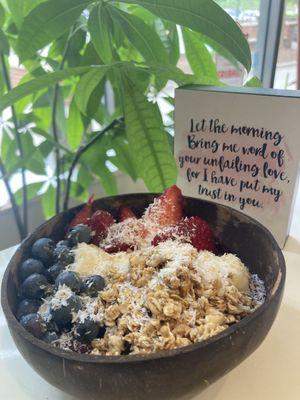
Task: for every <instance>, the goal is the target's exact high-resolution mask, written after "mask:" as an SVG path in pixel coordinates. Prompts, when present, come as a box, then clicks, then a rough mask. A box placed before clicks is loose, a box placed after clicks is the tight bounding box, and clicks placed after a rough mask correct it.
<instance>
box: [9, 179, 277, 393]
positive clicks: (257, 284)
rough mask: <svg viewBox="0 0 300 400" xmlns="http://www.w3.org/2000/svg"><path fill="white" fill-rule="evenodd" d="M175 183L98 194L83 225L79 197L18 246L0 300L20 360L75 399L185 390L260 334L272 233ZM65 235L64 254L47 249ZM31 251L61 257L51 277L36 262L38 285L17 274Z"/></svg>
mask: <svg viewBox="0 0 300 400" xmlns="http://www.w3.org/2000/svg"><path fill="white" fill-rule="evenodd" d="M179 192H180V191H178V189H177V188H176V187H175V188H174V187H173V188H170V189H168V190H167V191H166V192H165V193H164V194H163V195H162V196H161V197H158V196H157V195H152V194H137V195H125V196H116V197H113V198H106V199H101V200H97V201H95V202H93V203H92V204H90V205H89V206H90V211H89V212H90V214H89V215H88V216H87V218H89V219H90V221H89V222H87V223H85V222H86V221H82V218H81V217H82V216H83V215H85V214H86V211H87V205H85V206H81V207H77V208H76V209H72V210H69V211H68V212H66V213H62V214H60V215H58V216H56V217H55V218H53V219H52V220H50V221H48V222H46V223H45V224H43V225H42V226H41V227H40V228H38V229H37V231H36V232H34V233H33V234H32V235H31V236H30V237H29V238H27V239H26V240H25V241H24V242H23V243H22V244H21V246H20V248H19V249H18V250H17V252H16V254H15V255H14V257H13V258H12V260H11V262H10V264H9V266H8V269H7V271H6V274H5V276H4V280H3V286H2V305H3V309H4V312H5V315H6V318H7V320H8V324H9V328H10V331H11V333H12V336H13V337H14V340H15V342H16V345H17V347H18V348H19V350H20V351H21V353H22V354H23V356H24V358H25V359H26V360H27V361H28V362H29V363H30V364H31V365H32V366H33V368H34V369H35V370H37V372H38V373H40V375H41V376H43V377H44V378H45V379H46V380H48V381H49V382H50V383H52V384H53V385H55V386H57V387H59V388H60V389H62V390H64V391H66V392H68V393H70V394H72V395H74V396H76V397H79V398H80V397H82V398H83V397H87V398H90V399H102V398H103V399H117V398H118V399H138V398H140V397H141V396H143V397H144V398H146V399H148V398H149V399H153V398H158V399H173V398H174V399H177V398H178V399H180V398H191V397H193V396H194V395H195V394H197V393H198V392H199V391H200V390H202V389H204V388H205V387H207V385H208V384H210V383H212V382H214V381H215V380H216V379H218V378H219V377H221V376H223V375H224V374H225V373H227V372H228V371H230V370H231V369H232V368H233V367H235V366H236V365H238V364H239V363H240V362H241V361H242V360H243V359H245V358H246V357H247V356H248V355H249V354H251V352H253V351H254V350H255V349H256V348H257V347H258V345H259V344H260V343H261V342H262V340H263V339H264V337H265V336H266V334H267V332H268V330H269V329H270V327H271V325H272V323H273V320H274V318H275V316H276V313H277V310H278V307H279V304H280V300H281V296H282V291H283V286H284V279H285V265H284V260H283V257H282V253H281V251H280V249H279V247H278V245H277V244H276V242H275V240H274V239H273V237H272V236H271V234H270V233H269V232H268V231H267V230H266V229H265V228H264V227H262V226H261V225H259V224H258V223H257V222H256V221H254V220H252V219H251V218H249V217H247V216H245V215H243V214H241V213H239V212H237V211H234V210H232V209H230V208H227V207H224V206H220V205H216V204H213V203H209V202H205V201H201V200H197V199H192V198H181V197H180V196H181V194H180V195H179ZM155 198H156V200H155ZM180 208H181V213H178V210H179V209H180ZM96 211H97V213H96V217H94V218H92V216H93V215H94V214H95V212H96ZM105 213H106V214H105ZM108 213H109V215H110V216H111V222H110V225H109V226H108V227H106V232H105V234H103V232H102V231H101V229H99V225H101V224H99V221H100V222H101V223H102V225H103V223H104V222H105V221H108V220H109V219H110V217H109V215H108ZM101 218H102V220H101ZM126 221H127V222H126ZM78 222H79V223H78ZM82 222H84V223H82ZM96 222H97V223H98V225H97V223H96ZM80 225H85V226H89V229H86V228H84V227H81V228H80V227H79V228H78V226H80ZM104 225H105V224H104ZM153 225H154V226H153ZM156 225H158V227H157V226H156ZM174 227H175V228H174ZM126 229H127V231H126ZM124 232H125V233H126V234H125V233H124ZM132 232H134V234H132ZM41 239H51V241H53V242H54V245H53V244H52V242H50V247H51V246H53V251H56V255H55V257H56V258H55V260H54V259H52V260H51V261H48V260H47V259H46V258H45V259H43V255H39V251H40V248H39V246H37V243H39V242H40V243H42V244H43V242H41ZM121 239H122V240H121ZM61 241H65V243H61ZM66 241H67V242H66ZM70 242H71V243H70ZM91 242H92V243H91ZM58 243H60V245H58ZM44 245H45V242H44ZM63 245H65V247H67V248H69V249H71V257H70V254H69V253H68V251H66V250H65V251H58V250H55V249H56V248H57V247H59V246H63ZM41 248H43V246H42V247H41ZM44 253H45V252H44ZM46 253H47V251H46ZM32 257H35V258H37V259H38V260H39V261H41V262H42V263H43V265H44V268H45V267H46V268H45V269H47V270H49V269H50V270H51V268H52V267H53V265H55V263H57V261H62V259H65V258H68V257H69V260H68V265H65V266H64V267H65V268H64V269H62V270H59V269H58V270H59V271H55V269H54V271H53V268H52V273H54V272H58V275H56V276H55V273H54V275H53V276H50V277H49V272H47V273H46V272H45V271H43V270H40V271H38V272H41V273H40V274H39V273H38V272H34V273H37V274H38V275H41V276H44V277H45V280H43V288H42V293H35V292H34V288H35V285H32V284H28V282H27V280H28V276H27V277H25V276H26V268H25V267H24V261H25V266H26V260H28V259H31V258H32ZM59 257H60V258H61V259H60V260H59ZM54 262H55V263H54ZM52 263H54V264H53V265H50V264H52ZM66 263H67V261H65V262H64V264H66ZM29 264H30V263H29ZM22 265H23V267H21V266H22ZM20 268H21V277H20ZM27 268H28V271H30V272H32V271H31V270H30V268H32V267H31V266H30V268H29V267H28V266H27ZM24 271H25V272H24ZM28 271H27V272H28ZM31 275H32V274H31ZM24 277H25V279H24ZM29 277H30V276H29ZM96 277H98V278H96ZM40 279H42V278H40ZM24 282H25V288H24ZM26 282H27V283H26ZM29 283H30V282H29ZM31 283H32V282H31ZM28 288H29V289H28ZM32 288H33V289H32ZM28 290H29V291H28ZM30 290H33V293H32V292H30ZM24 296H25V297H28V296H29V297H32V299H31V300H34V301H37V303H38V309H32V310H30V311H34V312H33V313H31V312H30V314H27V315H26V314H25V315H21V314H22V307H21V311H20V302H21V301H23V302H24V300H28V299H24ZM39 296H40V298H36V297H39ZM22 297H23V298H22ZM70 299H71V300H72V301H70ZM29 300H30V299H29ZM41 302H42V303H41ZM68 303H71V305H72V307H73V308H72V307H71V311H70V312H69V313H68V310H69V309H68V307H69V305H70V304H68ZM27 305H28V304H27ZM25 306H26V304H25ZM25 309H26V307H25ZM27 310H28V309H27ZM62 310H63V312H62ZM23 311H24V305H23ZM66 311H67V312H66ZM28 315H31V317H28ZM32 315H35V318H36V315H38V316H39V318H40V319H41V320H42V321H41V320H39V321H36V319H34V317H32ZM26 317H27V319H26ZM35 323H37V326H36V325H35ZM36 327H38V328H37V330H35V328H36ZM49 327H50V328H49ZM25 328H26V329H27V330H26V329H25ZM39 329H40V330H39ZM30 332H31V333H30ZM50 334H51V335H50ZM34 335H35V336H34ZM49 336H50V337H49Z"/></svg>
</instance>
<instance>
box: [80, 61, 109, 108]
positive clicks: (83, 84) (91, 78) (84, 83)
mask: <svg viewBox="0 0 300 400" xmlns="http://www.w3.org/2000/svg"><path fill="white" fill-rule="evenodd" d="M107 71H108V67H105V66H103V67H102V68H97V69H96V68H95V69H92V70H90V71H89V72H87V73H86V74H84V75H83V76H82V77H81V79H80V81H79V83H78V84H77V87H76V91H75V95H74V98H75V101H76V104H77V107H78V108H79V110H80V111H81V112H82V113H83V114H85V115H86V114H87V108H88V105H89V100H90V96H91V95H92V93H93V92H94V90H95V89H96V87H97V86H98V85H99V83H100V82H101V81H102V80H103V78H104V76H105V74H106V72H107ZM99 102H100V99H99Z"/></svg>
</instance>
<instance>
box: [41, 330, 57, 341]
mask: <svg viewBox="0 0 300 400" xmlns="http://www.w3.org/2000/svg"><path fill="white" fill-rule="evenodd" d="M58 339H59V336H58V335H57V333H55V332H46V333H45V335H44V336H43V340H44V342H46V343H52V342H55V341H56V340H58Z"/></svg>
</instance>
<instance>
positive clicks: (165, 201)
mask: <svg viewBox="0 0 300 400" xmlns="http://www.w3.org/2000/svg"><path fill="white" fill-rule="evenodd" d="M182 209H183V198H182V193H181V190H180V189H179V188H178V187H177V186H176V185H174V186H171V187H170V188H169V189H167V190H165V191H164V193H163V194H162V195H161V196H160V197H158V198H157V199H155V201H154V203H153V204H150V206H149V207H148V208H147V210H146V212H145V215H144V219H145V220H146V222H147V221H150V222H152V223H154V224H155V225H157V226H160V227H165V226H170V225H175V224H178V223H179V222H180V220H181V218H182Z"/></svg>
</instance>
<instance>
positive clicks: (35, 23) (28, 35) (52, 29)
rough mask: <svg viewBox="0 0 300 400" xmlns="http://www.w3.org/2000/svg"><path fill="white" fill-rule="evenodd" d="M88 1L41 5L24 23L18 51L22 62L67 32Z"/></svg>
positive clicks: (55, 0) (53, 0) (62, 0)
mask: <svg viewBox="0 0 300 400" xmlns="http://www.w3.org/2000/svg"><path fill="white" fill-rule="evenodd" d="M91 2H92V1H91V0H90V1H88V0H51V1H46V2H44V3H41V4H39V5H38V6H37V7H35V8H34V9H33V10H32V11H31V12H30V13H29V14H28V15H27V16H26V17H25V18H24V21H23V23H22V26H21V29H20V33H19V37H18V42H17V49H18V54H19V56H20V59H21V60H22V61H24V60H26V59H28V58H30V57H32V56H33V55H34V54H35V52H36V51H37V50H39V49H41V48H43V47H44V46H46V45H47V44H48V43H50V42H52V41H53V40H54V39H56V38H58V37H59V36H61V35H62V34H63V33H64V32H66V31H67V30H68V29H69V28H70V27H71V26H72V24H73V23H74V22H75V21H76V20H77V18H78V17H79V16H80V14H81V13H82V11H83V10H84V9H85V7H86V6H87V5H88V4H89V3H91Z"/></svg>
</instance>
